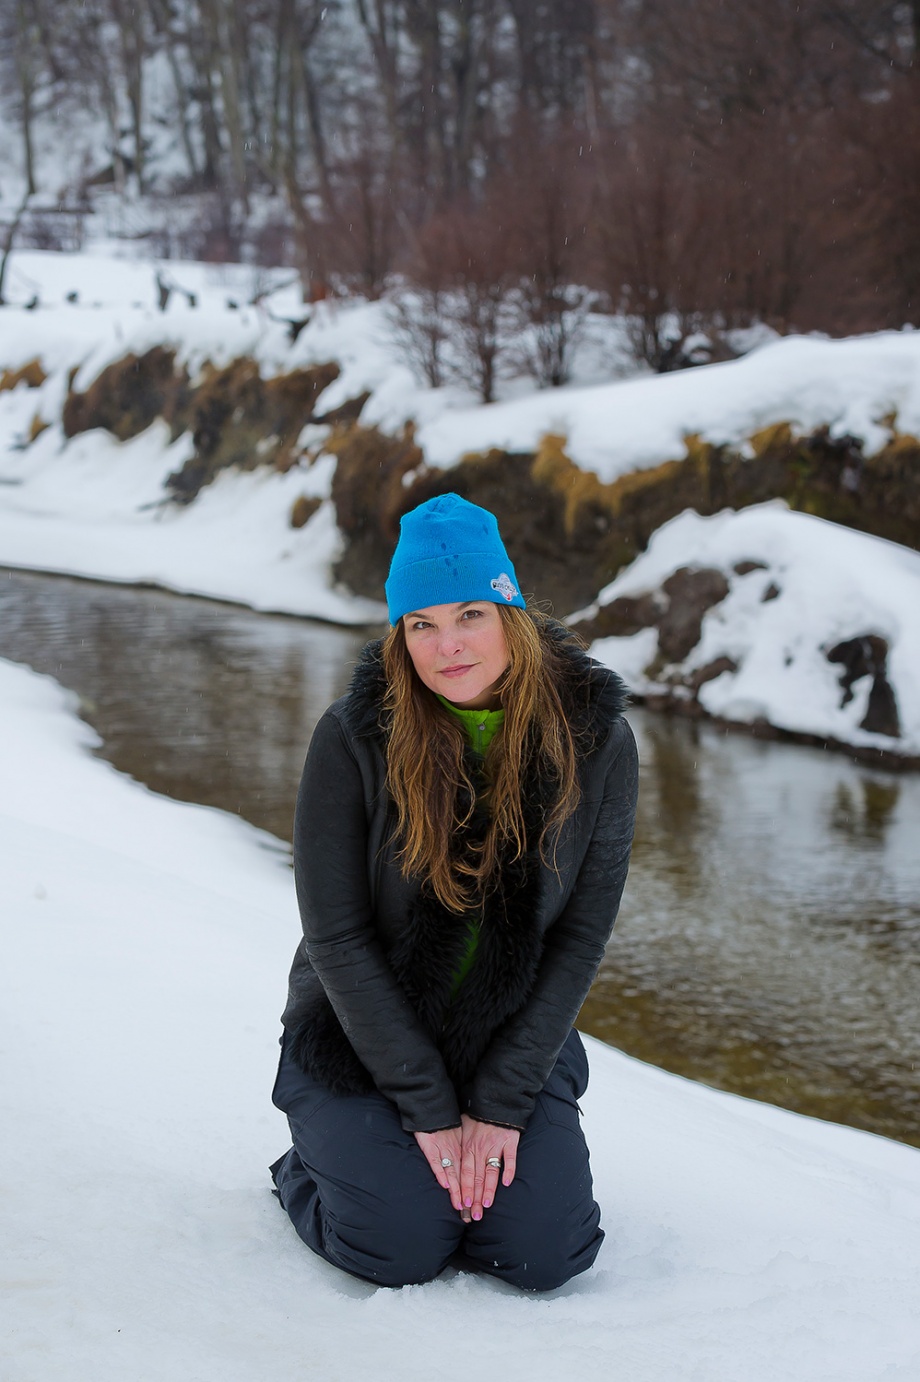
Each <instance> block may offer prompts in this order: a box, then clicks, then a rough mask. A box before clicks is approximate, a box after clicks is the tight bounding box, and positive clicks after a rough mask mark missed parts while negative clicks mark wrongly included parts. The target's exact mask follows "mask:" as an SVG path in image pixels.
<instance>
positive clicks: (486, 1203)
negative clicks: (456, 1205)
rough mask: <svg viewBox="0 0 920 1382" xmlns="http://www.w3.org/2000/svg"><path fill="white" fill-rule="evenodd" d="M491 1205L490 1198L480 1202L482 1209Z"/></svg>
mask: <svg viewBox="0 0 920 1382" xmlns="http://www.w3.org/2000/svg"><path fill="white" fill-rule="evenodd" d="M491 1205H492V1201H491V1200H483V1202H482V1207H483V1209H489V1208H491Z"/></svg>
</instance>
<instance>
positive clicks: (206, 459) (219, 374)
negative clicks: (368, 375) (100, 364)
mask: <svg viewBox="0 0 920 1382" xmlns="http://www.w3.org/2000/svg"><path fill="white" fill-rule="evenodd" d="M338 375H339V367H338V365H336V364H333V363H329V364H321V365H311V366H309V367H308V368H306V369H297V370H291V371H290V372H289V373H287V374H278V375H275V376H273V377H272V378H270V379H263V378H262V376H261V373H260V371H259V366H258V364H257V363H256V362H255V361H254V360H251V359H245V358H244V359H237V360H233V361H231V362H230V364H229V365H226V366H224V367H223V368H217V367H216V366H215V365H211V364H206V365H205V366H204V368H203V369H202V371H201V375H200V376H199V378H198V379H197V380H195V382H194V383H193V382H191V381H190V379H189V376H188V372H187V370H186V369H185V368H184V367H179V366H177V363H176V357H175V352H174V351H171V350H167V349H166V348H165V347H162V346H155V347H154V349H153V350H148V351H147V352H146V353H145V354H144V355H134V354H128V355H126V356H124V357H123V359H121V360H116V361H114V362H113V363H112V364H111V365H108V366H107V367H106V368H105V369H104V370H103V371H102V372H101V374H100V375H99V376H98V378H97V379H95V380H93V382H92V384H90V386H89V388H87V389H85V390H83V391H78V390H75V389H74V388H73V375H72V376H71V378H70V381H69V382H70V388H69V392H68V394H67V398H66V400H65V403H64V410H63V417H62V421H63V427H64V433H65V435H66V436H68V437H73V436H76V435H77V434H78V433H79V432H87V431H89V430H90V429H91V428H94V427H102V428H105V430H106V431H108V432H111V433H112V434H113V435H114V436H116V437H118V439H119V440H120V441H128V440H129V439H130V438H131V437H135V436H137V435H138V433H140V432H143V431H144V430H145V428H147V427H149V426H150V424H151V423H152V422H154V421H155V420H156V419H157V418H158V417H160V418H163V419H164V420H165V421H166V422H167V423H168V424H169V428H170V434H171V436H172V438H173V439H174V440H175V438H176V437H178V436H180V435H181V434H182V433H183V432H187V431H191V433H192V437H193V440H194V444H195V451H194V454H193V455H192V456H191V457H190V458H189V460H188V461H186V463H185V465H183V466H182V468H181V469H180V470H178V471H176V472H175V474H173V475H171V476H170V477H169V479H168V481H167V485H168V487H169V489H170V490H171V492H172V494H173V496H174V497H175V498H176V499H179V500H180V501H182V502H188V501H189V500H191V499H194V497H195V495H196V494H198V492H199V491H200V490H201V488H202V486H203V485H206V484H208V483H209V482H210V481H211V480H213V479H214V476H215V475H216V474H217V473H218V472H219V471H220V470H223V469H226V468H227V467H229V466H233V467H236V468H238V469H240V470H253V469H255V467H256V466H259V465H265V466H272V467H273V468H274V469H276V470H282V471H283V470H287V469H289V468H290V466H291V465H293V464H294V463H295V462H296V460H297V459H298V453H297V446H296V443H297V439H298V437H299V435H300V433H301V431H302V430H303V428H304V426H305V425H306V424H307V423H308V422H311V421H313V420H314V413H315V409H316V402H317V399H318V398H319V397H320V395H321V394H322V393H323V391H324V390H325V389H326V388H328V386H329V385H330V384H331V383H332V382H333V380H334V379H337V378H338Z"/></svg>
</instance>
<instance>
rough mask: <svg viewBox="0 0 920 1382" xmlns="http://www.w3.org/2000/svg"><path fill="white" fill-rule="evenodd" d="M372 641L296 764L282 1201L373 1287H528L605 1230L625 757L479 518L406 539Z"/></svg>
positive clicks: (584, 1257) (577, 1260) (601, 673)
mask: <svg viewBox="0 0 920 1382" xmlns="http://www.w3.org/2000/svg"><path fill="white" fill-rule="evenodd" d="M386 589H387V601H388V605H389V614H390V620H391V622H392V625H393V627H392V630H391V632H390V633H389V634H388V636H387V637H386V638H385V639H383V640H382V641H380V642H376V643H371V644H369V645H368V647H367V648H366V649H365V651H364V653H363V655H362V658H361V661H360V663H359V665H358V667H357V670H356V672H355V675H354V678H353V681H352V684H351V689H350V691H349V692H348V694H347V695H346V696H343V697H342V698H341V700H338V701H336V702H335V703H334V704H333V705H332V706H331V707H330V708H329V710H327V712H326V714H325V715H324V716H323V718H322V719H321V720H320V722H319V724H318V725H317V727H316V730H315V732H314V735H313V741H312V743H311V745H310V751H309V754H308V755H307V761H306V765H305V767H304V773H303V780H302V782H301V787H300V793H299V796H298V801H297V813H296V819H295V826H294V869H295V878H296V883H297V894H298V900H299V903H300V911H301V917H302V920H303V930H304V938H303V940H302V942H301V944H300V946H299V948H298V951H297V954H296V956H295V959H294V965H293V968H292V970H291V978H290V991H289V997H288V1004H287V1007H286V1009H285V1012H284V1015H283V1018H282V1021H283V1024H284V1029H285V1030H284V1036H283V1038H282V1054H281V1063H280V1067H279V1071H278V1078H277V1080H276V1083H275V1089H274V1095H273V1098H274V1102H275V1104H276V1105H277V1107H278V1108H280V1109H282V1110H283V1111H284V1112H285V1113H286V1114H287V1116H288V1120H289V1123H290V1128H291V1136H292V1138H293V1142H294V1145H293V1147H292V1149H291V1150H290V1151H289V1152H288V1153H287V1154H286V1155H285V1156H283V1157H282V1158H281V1159H280V1160H279V1161H277V1162H276V1163H275V1164H274V1166H273V1167H272V1175H273V1177H274V1181H275V1184H276V1186H277V1191H278V1194H279V1197H280V1199H281V1203H282V1205H283V1206H284V1208H285V1209H286V1210H287V1212H288V1214H289V1215H290V1217H291V1219H292V1221H293V1223H294V1226H295V1228H296V1229H297V1232H298V1233H299V1234H300V1236H301V1237H302V1238H303V1240H304V1241H305V1242H306V1243H307V1244H308V1246H309V1247H311V1248H312V1249H313V1251H314V1252H316V1253H318V1254H319V1255H320V1256H321V1257H324V1258H326V1260H327V1261H329V1262H332V1263H334V1264H335V1265H336V1266H337V1267H341V1268H343V1269H344V1270H345V1271H347V1272H351V1273H352V1274H353V1275H355V1276H358V1277H363V1278H366V1279H367V1280H369V1281H373V1282H376V1283H378V1284H379V1285H387V1286H402V1285H405V1284H408V1283H410V1282H420V1281H426V1280H429V1279H430V1278H431V1277H434V1276H437V1274H438V1273H439V1272H440V1271H441V1269H442V1268H443V1267H444V1266H445V1265H446V1264H447V1263H448V1262H451V1261H452V1262H454V1263H455V1264H458V1265H460V1266H462V1267H467V1268H470V1269H473V1270H479V1271H482V1272H487V1273H489V1274H490V1275H492V1276H497V1277H500V1278H502V1279H503V1280H505V1281H510V1282H513V1283H514V1284H515V1285H517V1286H521V1287H524V1288H525V1289H529V1290H536V1291H546V1290H551V1289H552V1288H553V1287H556V1286H560V1285H562V1283H563V1282H565V1281H568V1280H569V1278H570V1277H573V1276H575V1275H576V1274H577V1273H579V1272H583V1271H586V1270H587V1268H588V1267H590V1266H591V1264H592V1262H593V1261H594V1259H595V1257H596V1256H597V1252H598V1249H599V1247H600V1244H601V1242H602V1239H603V1236H604V1235H603V1233H602V1231H601V1229H600V1227H599V1219H600V1211H599V1209H598V1207H597V1205H596V1204H595V1202H594V1198H593V1192H592V1182H591V1172H590V1168H589V1162H588V1149H587V1146H586V1144H585V1140H584V1135H583V1133H582V1131H581V1126H580V1123H579V1117H578V1108H577V1102H576V1101H577V1100H578V1098H579V1097H580V1095H581V1094H582V1093H583V1091H584V1089H585V1086H586V1084H587V1078H588V1068H587V1060H586V1057H585V1052H584V1048H583V1046H582V1043H581V1039H580V1038H579V1036H578V1033H577V1032H576V1031H575V1030H574V1028H573V1026H572V1024H573V1022H574V1020H575V1017H576V1015H577V1013H578V1010H579V1008H580V1006H581V1004H582V1001H583V999H584V997H585V995H586V994H587V992H588V988H589V987H590V985H591V982H592V980H593V979H594V976H595V974H596V972H597V968H598V965H599V963H600V960H601V957H602V955H603V953H604V947H605V944H606V942H607V939H608V937H609V935H610V931H611V928H612V926H613V923H614V919H615V917H616V913H617V908H618V906H619V901H620V895H621V893H622V890H623V884H624V882H625V879H626V870H627V865H628V860H629V850H630V844H631V841H632V832H633V820H634V815H635V802H636V780H637V770H636V750H635V742H634V740H633V737H632V733H631V731H630V729H629V726H628V725H627V723H626V721H625V720H624V719H623V718H622V713H621V712H622V709H623V705H624V700H625V695H624V689H623V686H622V683H621V682H620V680H619V679H618V678H617V677H616V676H615V675H614V673H612V672H609V671H607V670H605V669H604V668H602V667H600V666H599V665H598V664H597V663H595V662H593V661H592V660H591V659H590V658H589V657H588V656H587V655H586V653H585V652H584V651H583V650H582V648H581V647H580V645H579V644H578V643H577V642H576V641H575V639H574V638H573V637H572V635H571V634H569V633H568V631H567V630H566V629H565V628H564V627H563V626H562V625H560V624H557V623H556V622H554V621H553V620H551V619H548V618H546V617H545V616H543V615H540V614H537V613H535V612H533V611H530V610H527V609H526V607H525V603H524V600H523V597H522V596H521V595H520V593H519V590H518V587H517V579H516V576H515V574H514V568H513V567H512V565H511V563H510V561H509V560H508V556H507V553H506V552H505V548H504V546H503V545H502V541H501V538H500V536H499V532H498V525H497V524H496V522H495V519H494V517H493V516H492V514H490V513H488V512H487V511H486V510H485V509H481V508H478V507H477V506H476V505H473V504H469V503H467V502H466V500H464V499H461V498H460V497H459V496H457V495H453V494H448V495H444V496H441V497H439V498H437V499H433V500H430V501H429V502H428V503H426V504H422V505H421V506H420V507H419V508H417V509H415V510H413V512H412V513H409V514H407V515H406V516H405V517H404V518H403V520H402V524H401V532H400V539H399V543H398V545H397V547H396V551H395V554H394V556H393V562H392V565H391V568H390V575H389V579H388V581H387V587H386Z"/></svg>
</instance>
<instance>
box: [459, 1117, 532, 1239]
mask: <svg viewBox="0 0 920 1382" xmlns="http://www.w3.org/2000/svg"><path fill="white" fill-rule="evenodd" d="M461 1133H462V1143H463V1157H462V1160H461V1163H460V1194H461V1198H462V1203H463V1210H464V1211H465V1212H464V1218H466V1215H467V1214H468V1215H469V1216H470V1217H471V1218H472V1219H477V1220H478V1219H481V1218H482V1215H483V1211H484V1210H486V1209H488V1208H489V1206H490V1205H491V1204H492V1201H493V1200H494V1199H495V1191H496V1190H497V1188H498V1176H499V1171H498V1167H497V1166H490V1165H489V1161H490V1160H491V1161H504V1170H503V1172H502V1178H501V1179H502V1185H510V1184H511V1182H512V1181H513V1180H514V1173H515V1170H516V1169H517V1149H518V1142H519V1141H520V1138H521V1134H520V1133H519V1132H518V1131H517V1129H516V1128H499V1127H496V1126H495V1124H494V1123H480V1122H478V1120H477V1119H475V1118H470V1117H468V1115H467V1114H464V1115H463V1117H462V1119H461Z"/></svg>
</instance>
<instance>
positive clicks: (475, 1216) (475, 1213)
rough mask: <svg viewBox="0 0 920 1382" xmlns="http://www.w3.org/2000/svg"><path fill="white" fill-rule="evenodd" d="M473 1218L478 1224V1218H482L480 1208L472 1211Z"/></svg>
mask: <svg viewBox="0 0 920 1382" xmlns="http://www.w3.org/2000/svg"><path fill="white" fill-rule="evenodd" d="M473 1218H474V1219H475V1220H476V1222H477V1224H478V1223H479V1220H480V1219H481V1218H482V1210H481V1209H477V1210H475V1211H474V1213H473Z"/></svg>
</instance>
